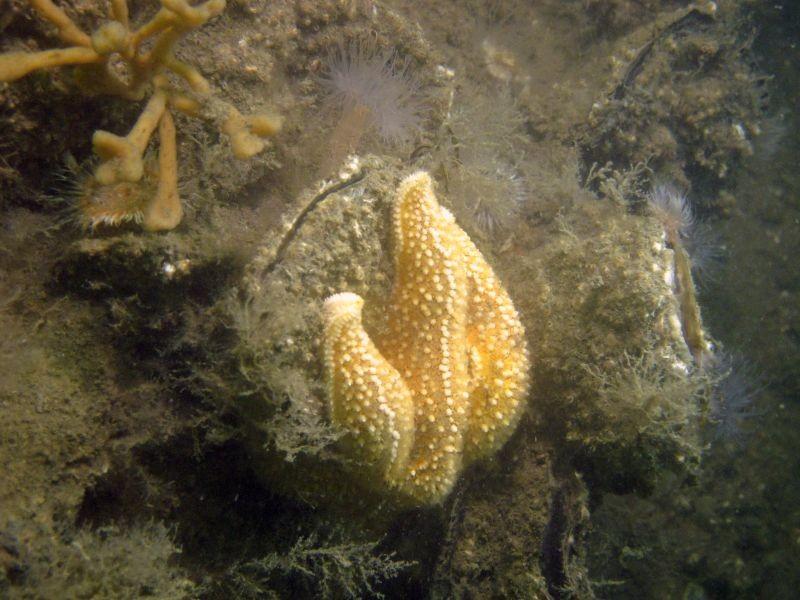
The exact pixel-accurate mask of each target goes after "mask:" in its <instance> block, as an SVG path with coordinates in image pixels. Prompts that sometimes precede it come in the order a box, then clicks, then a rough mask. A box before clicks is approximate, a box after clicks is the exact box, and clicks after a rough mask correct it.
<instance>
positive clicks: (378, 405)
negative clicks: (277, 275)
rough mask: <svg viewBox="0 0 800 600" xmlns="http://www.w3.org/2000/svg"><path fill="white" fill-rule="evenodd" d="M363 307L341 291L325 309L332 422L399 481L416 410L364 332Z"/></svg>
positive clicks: (363, 456) (356, 450)
mask: <svg viewBox="0 0 800 600" xmlns="http://www.w3.org/2000/svg"><path fill="white" fill-rule="evenodd" d="M363 305H364V300H363V299H362V298H361V297H360V296H357V295H356V294H350V293H342V294H335V295H333V296H331V297H329V298H328V299H327V300H326V301H325V304H324V306H323V316H324V320H325V370H326V376H327V383H328V398H329V401H330V414H331V420H332V421H333V422H334V423H335V424H336V425H338V426H339V427H341V428H342V429H343V430H345V431H346V432H347V433H348V434H349V436H348V437H349V440H350V442H351V443H352V444H353V454H355V456H356V457H357V458H358V459H359V460H362V461H363V462H365V463H367V464H371V465H375V466H376V467H377V468H378V469H380V470H381V471H382V473H383V476H384V477H385V478H386V479H387V480H388V481H389V482H390V483H394V482H398V481H400V479H401V478H402V477H403V475H404V473H405V467H406V464H407V463H408V458H409V453H410V451H411V446H412V443H413V440H414V408H413V405H412V402H411V395H410V393H409V390H408V388H407V387H406V385H405V383H404V382H403V380H402V378H401V377H400V375H399V373H398V372H397V370H396V369H395V368H394V367H392V365H390V364H389V363H388V362H387V361H386V359H385V358H384V357H383V356H382V355H381V353H380V352H379V351H378V349H377V348H376V347H375V345H374V344H373V343H372V340H371V339H370V337H369V335H367V332H366V331H364V327H363V325H362V322H361V309H362V307H363Z"/></svg>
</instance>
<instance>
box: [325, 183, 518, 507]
mask: <svg viewBox="0 0 800 600" xmlns="http://www.w3.org/2000/svg"><path fill="white" fill-rule="evenodd" d="M392 220H393V242H394V259H395V261H394V262H395V281H394V285H393V289H392V293H391V297H390V298H389V304H388V307H387V310H386V315H387V324H388V326H387V329H388V332H387V333H386V334H385V335H383V336H381V337H380V338H376V339H375V340H374V341H373V339H372V338H370V336H369V335H368V334H367V332H366V331H365V330H364V327H363V324H362V318H361V313H362V308H363V305H364V301H363V299H362V298H361V297H359V296H358V295H356V294H352V293H347V292H345V293H340V294H335V295H333V296H331V297H329V298H328V299H327V300H326V301H325V304H324V306H323V317H324V322H325V344H324V348H325V371H326V378H327V384H328V400H329V404H330V414H331V419H332V421H333V422H334V423H335V424H336V425H338V426H340V427H342V428H343V429H344V430H345V431H346V432H347V434H348V436H347V438H348V439H349V442H350V446H351V450H352V452H353V453H354V454H355V455H356V457H357V458H358V459H359V460H360V461H362V462H363V463H365V464H369V465H373V466H374V467H375V468H376V469H377V471H378V472H379V473H380V475H381V476H382V477H383V480H384V481H385V482H387V483H389V484H390V485H391V486H393V487H395V488H397V489H399V490H400V491H401V492H403V493H405V494H407V495H408V496H411V497H412V498H413V499H414V500H416V501H418V502H421V503H432V502H438V501H441V500H442V499H444V498H445V497H446V496H447V494H448V493H449V492H450V490H451V489H452V487H453V485H454V484H455V481H456V479H457V477H458V474H459V473H460V472H461V470H462V469H463V468H464V466H466V465H467V464H468V463H470V462H473V461H475V460H477V459H480V458H482V457H485V456H489V455H491V454H492V453H493V452H495V451H496V450H497V449H498V448H499V447H500V446H501V445H502V444H503V443H504V442H505V441H506V440H507V439H508V438H509V437H510V436H511V434H512V433H513V431H514V429H515V428H516V425H517V422H518V421H519V418H520V416H521V414H522V411H523V409H524V402H523V400H524V398H525V396H526V394H527V391H528V366H529V361H528V350H527V345H526V342H525V331H524V329H523V327H522V324H521V323H520V320H519V316H518V315H517V311H516V310H515V309H514V305H513V303H512V302H511V299H510V298H509V296H508V293H507V292H506V290H505V289H504V288H503V286H502V284H501V283H500V281H499V280H498V279H497V277H496V276H495V274H494V272H493V271H492V269H491V267H490V266H489V265H488V264H487V263H486V261H485V259H484V258H483V256H482V255H481V253H480V251H479V250H478V249H477V248H476V247H475V245H474V244H473V243H472V241H471V240H470V239H469V236H468V235H467V234H466V233H465V232H464V231H463V230H462V229H461V228H460V227H459V226H458V225H457V224H456V222H455V219H454V218H453V216H452V215H451V214H450V212H448V211H447V210H446V209H444V208H443V207H442V206H440V205H439V202H438V201H437V199H436V196H435V194H434V192H433V184H432V181H431V178H430V176H429V175H428V174H427V173H425V172H423V171H420V172H417V173H414V174H413V175H410V176H409V177H407V178H406V179H405V180H404V181H403V182H402V183H401V185H400V188H399V190H398V193H397V198H396V200H395V204H394V210H393V215H392Z"/></svg>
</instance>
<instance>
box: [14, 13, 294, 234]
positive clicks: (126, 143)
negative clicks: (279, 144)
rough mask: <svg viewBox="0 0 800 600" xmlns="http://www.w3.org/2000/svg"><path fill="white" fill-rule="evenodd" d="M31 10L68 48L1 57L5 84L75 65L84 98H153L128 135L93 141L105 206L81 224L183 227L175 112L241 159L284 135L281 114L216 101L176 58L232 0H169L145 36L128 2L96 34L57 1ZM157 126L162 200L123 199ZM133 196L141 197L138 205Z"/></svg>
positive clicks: (85, 211) (97, 186) (95, 204)
mask: <svg viewBox="0 0 800 600" xmlns="http://www.w3.org/2000/svg"><path fill="white" fill-rule="evenodd" d="M29 3H30V5H31V7H32V8H34V9H35V10H36V11H37V12H38V13H39V15H40V16H41V17H42V18H43V19H45V20H46V21H49V22H50V23H52V24H53V25H55V26H56V28H57V30H58V36H59V37H60V38H61V40H62V41H63V42H65V43H66V44H69V47H68V48H57V49H52V50H43V51H41V52H7V53H5V54H0V82H10V81H15V80H17V79H19V78H21V77H24V76H25V75H27V74H29V73H31V72H33V71H36V70H39V69H47V68H50V67H57V66H64V65H72V66H75V67H76V70H77V73H76V80H77V82H78V85H79V87H80V88H81V89H83V90H84V91H87V92H92V93H98V92H99V93H104V94H109V95H113V96H121V97H123V98H127V99H130V100H141V99H143V98H145V97H146V96H148V95H149V99H148V101H147V104H146V105H145V108H144V110H143V111H142V113H141V115H140V116H139V119H138V120H137V121H136V123H135V125H134V126H133V128H132V129H131V130H130V132H129V133H128V135H126V136H119V135H115V134H113V133H110V132H108V131H103V130H97V131H95V132H94V136H93V138H92V144H93V147H94V151H95V153H96V154H97V155H98V156H99V157H100V159H101V162H100V164H99V165H98V167H97V169H96V170H95V172H94V177H93V181H92V182H91V183H90V184H89V188H90V189H93V190H95V191H97V192H98V193H97V198H99V199H101V200H98V201H94V200H93V199H91V198H90V199H84V200H83V201H82V202H81V206H80V210H81V214H82V220H83V221H84V223H85V224H86V225H87V226H89V227H95V226H97V225H100V224H107V225H118V224H120V223H122V222H125V221H136V222H140V223H141V224H142V226H143V227H144V228H145V229H146V230H148V231H163V230H169V229H173V228H174V227H176V226H177V225H178V223H180V221H181V218H182V216H183V210H182V208H181V203H180V198H179V196H178V174H177V156H176V143H175V126H174V123H173V119H172V112H173V111H179V112H183V113H185V114H188V115H190V116H194V117H200V118H205V119H209V120H211V121H213V122H215V123H216V124H217V126H218V127H219V129H220V130H221V131H222V132H223V133H224V134H226V135H227V136H228V137H229V138H230V141H231V148H232V150H233V155H234V156H235V157H236V158H239V159H245V158H250V157H251V156H253V155H255V154H257V153H258V152H260V151H261V150H263V148H264V146H265V138H268V137H271V136H273V135H275V134H276V133H277V132H278V131H279V130H280V127H281V120H280V118H279V117H276V116H274V115H266V114H261V115H252V116H244V115H242V114H241V113H240V112H239V111H238V110H236V108H234V107H233V106H231V105H230V104H228V103H227V102H224V101H222V100H219V99H218V98H216V97H215V96H213V95H212V93H211V85H210V84H209V83H208V81H207V80H206V79H205V78H204V77H203V76H202V75H201V74H200V72H199V71H198V70H197V69H195V68H194V67H193V66H192V65H189V64H187V63H184V62H182V61H180V60H178V59H177V58H175V55H174V52H173V50H174V46H175V44H176V43H177V42H178V41H179V40H180V39H181V38H182V37H183V36H184V35H186V34H187V33H188V32H190V31H191V30H193V29H196V28H198V27H200V26H202V25H203V24H204V23H205V22H206V21H208V20H209V19H211V18H212V17H215V16H217V15H218V14H220V13H221V12H222V11H223V10H224V9H225V0H207V1H206V2H202V3H201V4H198V5H196V6H192V5H190V4H189V1H188V0H161V9H160V10H159V11H158V13H156V15H155V16H154V17H153V18H152V19H151V20H150V21H148V22H147V23H145V24H144V25H142V26H141V27H139V28H138V29H134V28H132V27H131V24H130V21H129V16H128V5H127V3H126V0H109V20H108V21H106V22H104V23H102V24H101V25H100V26H99V27H98V28H97V29H96V30H95V31H94V32H93V33H92V34H91V35H88V34H86V33H85V32H83V31H82V30H81V29H80V28H79V27H78V26H77V25H76V24H75V23H74V22H73V21H72V20H71V19H70V18H69V16H68V15H67V14H66V13H65V12H64V11H63V10H61V9H60V8H59V7H57V6H56V5H55V4H53V3H52V2H51V1H50V0H29ZM145 42H151V43H148V44H145ZM145 46H147V47H146V48H145ZM170 74H172V75H173V76H175V77H170V76H169V75H170ZM174 82H177V83H174ZM156 128H158V136H159V142H160V147H159V156H158V168H157V181H158V184H157V190H156V192H155V194H152V195H147V194H130V193H127V194H122V195H121V196H120V197H119V198H117V194H115V193H114V190H115V189H120V186H122V187H123V188H125V189H127V186H125V185H124V184H126V183H133V184H136V183H138V182H140V181H142V178H143V177H144V176H145V175H147V173H146V171H147V170H146V168H145V161H144V152H145V150H146V149H147V146H148V143H149V141H150V137H151V136H152V134H153V132H154V131H155V130H156ZM131 198H136V199H138V198H141V200H137V201H136V202H133V203H132V202H131ZM117 200H118V201H117Z"/></svg>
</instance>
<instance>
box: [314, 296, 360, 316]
mask: <svg viewBox="0 0 800 600" xmlns="http://www.w3.org/2000/svg"><path fill="white" fill-rule="evenodd" d="M363 306H364V299H363V298H362V297H361V296H359V295H358V294H353V293H351V292H342V293H339V294H334V295H333V296H329V297H328V298H326V299H325V303H324V304H323V305H322V315H323V316H324V317H325V320H326V321H328V322H330V321H332V320H334V319H336V318H337V317H340V316H342V315H348V314H349V315H357V316H359V317H360V316H361V308H362V307H363Z"/></svg>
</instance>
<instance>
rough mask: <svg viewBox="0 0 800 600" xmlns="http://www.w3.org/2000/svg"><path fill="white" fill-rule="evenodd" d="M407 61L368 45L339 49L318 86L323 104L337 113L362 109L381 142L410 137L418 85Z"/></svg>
mask: <svg viewBox="0 0 800 600" xmlns="http://www.w3.org/2000/svg"><path fill="white" fill-rule="evenodd" d="M408 67H409V61H408V59H401V58H400V57H399V56H398V54H397V52H395V51H393V50H381V49H378V48H376V47H375V45H374V43H372V42H363V41H362V42H358V41H354V42H351V43H350V44H349V45H348V46H343V45H341V46H339V47H338V48H336V49H335V50H334V51H333V52H332V53H331V55H330V56H329V57H328V61H327V69H326V70H325V72H324V74H323V75H322V76H321V78H320V82H321V83H322V85H323V86H324V87H325V88H326V89H327V91H328V94H329V96H328V100H327V102H328V103H329V104H330V105H333V107H334V108H335V109H338V110H339V111H341V113H342V114H343V115H344V114H347V113H349V112H351V111H357V110H364V109H366V113H367V114H366V118H367V124H368V126H370V127H371V128H372V129H374V130H375V131H376V132H377V133H378V135H379V136H380V137H381V139H383V141H385V142H394V143H396V142H403V141H406V140H408V139H410V138H412V137H413V136H414V133H415V131H416V130H417V129H418V128H419V127H420V123H421V121H422V113H423V107H422V103H421V102H420V99H419V84H418V82H417V81H416V79H415V78H414V77H413V76H412V75H411V73H410V72H409V68H408Z"/></svg>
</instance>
